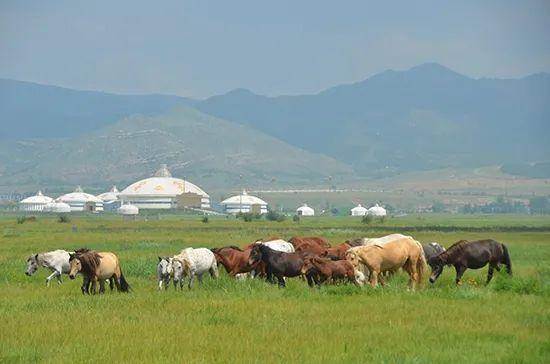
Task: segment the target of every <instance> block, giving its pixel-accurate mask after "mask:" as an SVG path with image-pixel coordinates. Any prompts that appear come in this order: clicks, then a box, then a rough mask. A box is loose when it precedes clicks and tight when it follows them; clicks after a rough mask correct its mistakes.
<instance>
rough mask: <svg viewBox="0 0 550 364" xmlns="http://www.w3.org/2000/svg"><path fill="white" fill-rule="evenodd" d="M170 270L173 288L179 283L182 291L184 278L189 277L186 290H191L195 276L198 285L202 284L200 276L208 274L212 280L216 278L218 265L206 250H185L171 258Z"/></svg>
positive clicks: (208, 250)
mask: <svg viewBox="0 0 550 364" xmlns="http://www.w3.org/2000/svg"><path fill="white" fill-rule="evenodd" d="M172 269H173V270H174V286H176V284H177V282H179V283H180V289H183V281H184V277H185V276H187V277H189V284H188V288H189V289H191V287H192V285H193V280H194V279H195V276H197V278H198V280H199V284H202V275H203V274H204V273H206V272H210V276H211V277H212V278H218V265H217V261H216V257H215V256H214V253H212V251H210V249H207V248H197V249H193V248H187V249H184V250H182V251H181V253H180V254H179V255H175V256H174V257H173V258H172Z"/></svg>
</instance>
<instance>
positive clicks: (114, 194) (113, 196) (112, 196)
mask: <svg viewBox="0 0 550 364" xmlns="http://www.w3.org/2000/svg"><path fill="white" fill-rule="evenodd" d="M119 193H120V192H119V191H118V189H117V188H116V186H113V187H112V188H111V190H110V191H109V192H104V193H102V194H100V195H97V197H98V198H100V199H102V200H103V201H115V200H118V195H119Z"/></svg>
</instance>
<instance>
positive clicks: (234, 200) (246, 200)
mask: <svg viewBox="0 0 550 364" xmlns="http://www.w3.org/2000/svg"><path fill="white" fill-rule="evenodd" d="M221 204H222V205H234V204H244V205H267V202H265V201H264V200H262V199H261V198H259V197H256V196H251V195H249V194H248V193H247V192H246V191H243V193H242V194H240V195H235V196H231V197H229V198H227V199H225V200H223V201H222V202H221Z"/></svg>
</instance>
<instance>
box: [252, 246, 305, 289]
mask: <svg viewBox="0 0 550 364" xmlns="http://www.w3.org/2000/svg"><path fill="white" fill-rule="evenodd" d="M259 262H263V263H264V265H265V271H266V275H267V281H268V282H270V283H273V276H275V277H277V280H278V284H279V287H283V288H284V287H286V283H285V279H284V277H297V276H299V275H301V274H302V266H303V265H304V258H303V255H302V254H300V253H296V252H295V253H285V252H279V251H275V250H273V249H271V248H270V247H269V246H267V245H264V244H256V245H255V246H254V247H253V248H252V250H251V251H250V257H249V259H248V263H249V264H250V265H253V264H257V263H259Z"/></svg>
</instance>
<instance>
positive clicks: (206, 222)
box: [201, 215, 208, 224]
mask: <svg viewBox="0 0 550 364" xmlns="http://www.w3.org/2000/svg"><path fill="white" fill-rule="evenodd" d="M201 221H202V222H203V223H205V224H208V216H207V215H204V216H203V217H202V220H201Z"/></svg>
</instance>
